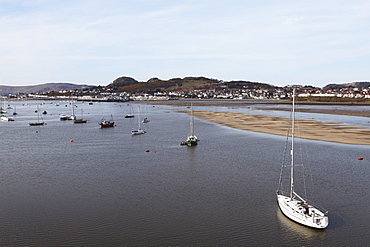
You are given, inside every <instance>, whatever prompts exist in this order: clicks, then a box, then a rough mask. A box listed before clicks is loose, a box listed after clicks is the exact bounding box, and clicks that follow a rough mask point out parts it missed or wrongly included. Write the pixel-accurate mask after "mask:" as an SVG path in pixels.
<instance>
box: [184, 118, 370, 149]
mask: <svg viewBox="0 0 370 247" xmlns="http://www.w3.org/2000/svg"><path fill="white" fill-rule="evenodd" d="M188 113H190V111H188ZM193 115H194V116H196V117H198V118H201V119H203V120H206V121H210V122H214V123H217V124H222V125H225V126H229V127H232V128H236V129H242V130H248V131H254V132H261V133H266V134H273V135H282V136H286V134H287V131H288V125H289V122H290V121H289V119H286V118H280V117H269V116H264V115H256V114H242V113H232V112H212V111H193ZM296 123H297V126H298V127H299V129H296V133H297V135H298V134H299V137H300V138H304V139H311V140H321V141H328V142H337V143H345V144H356V145H370V138H369V136H370V130H369V129H363V128H359V127H345V126H341V123H337V122H331V123H328V122H325V123H323V122H319V121H313V120H296Z"/></svg>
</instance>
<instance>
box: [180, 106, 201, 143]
mask: <svg viewBox="0 0 370 247" xmlns="http://www.w3.org/2000/svg"><path fill="white" fill-rule="evenodd" d="M198 141H199V140H198V137H197V136H196V135H195V133H194V116H193V104H191V113H190V134H189V136H188V139H186V141H183V142H181V143H180V144H181V145H187V146H196V145H198Z"/></svg>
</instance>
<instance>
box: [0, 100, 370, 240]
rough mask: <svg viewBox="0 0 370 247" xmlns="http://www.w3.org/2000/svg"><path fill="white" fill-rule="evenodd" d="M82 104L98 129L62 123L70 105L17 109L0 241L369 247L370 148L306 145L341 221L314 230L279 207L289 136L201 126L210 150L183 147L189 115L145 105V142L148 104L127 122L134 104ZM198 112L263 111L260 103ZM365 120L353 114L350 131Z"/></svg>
mask: <svg viewBox="0 0 370 247" xmlns="http://www.w3.org/2000/svg"><path fill="white" fill-rule="evenodd" d="M55 103H58V104H59V106H57V105H55ZM75 104H76V106H77V107H76V110H75V114H76V115H78V116H80V112H81V109H83V114H84V118H86V119H88V120H89V122H88V123H86V124H73V123H72V122H71V121H61V120H59V114H62V113H63V114H71V106H70V104H69V103H68V102H41V101H25V102H14V103H13V102H11V103H10V105H11V106H12V107H14V106H16V111H17V112H18V115H17V116H15V117H14V118H15V121H14V122H0V137H1V139H0V140H1V148H0V171H1V172H0V245H2V246H25V245H27V246H41V245H42V246H55V245H58V246H61V245H64V246H66V245H67V246H107V245H109V246H124V245H126V246H251V245H253V246H277V245H279V246H339V245H340V246H366V245H369V243H370V237H369V234H368V232H369V229H370V226H369V222H370V214H369V212H368V206H369V205H370V196H369V188H370V179H369V175H370V152H369V148H370V147H369V146H361V145H346V144H336V143H329V142H321V141H304V145H306V146H307V150H308V152H309V153H308V156H309V157H310V158H311V171H312V174H313V177H312V180H313V181H312V182H313V183H314V184H315V186H314V188H315V193H314V194H312V197H314V201H315V202H317V203H319V205H320V206H322V207H324V208H325V209H327V210H329V217H330V223H329V226H328V228H327V229H325V230H315V229H310V228H307V227H304V226H301V225H298V224H296V223H294V222H292V221H290V220H289V219H287V218H286V217H285V216H283V215H282V214H281V212H280V211H279V210H278V206H277V203H276V196H275V191H276V189H277V186H278V179H279V174H280V167H281V160H282V157H283V152H284V147H285V139H286V138H285V137H282V136H275V135H268V134H261V133H254V132H249V131H242V130H237V129H232V128H229V127H225V126H221V125H218V124H214V123H210V122H206V121H203V120H200V119H195V131H196V135H197V136H198V138H199V139H200V142H199V144H198V145H197V146H195V147H187V146H181V145H179V144H180V142H181V141H183V140H185V139H186V137H187V135H188V132H189V122H190V120H189V115H187V114H186V113H183V112H181V111H179V110H185V107H179V106H178V107H173V106H157V105H155V106H154V105H150V104H147V105H143V104H140V109H141V110H140V116H141V118H144V117H147V118H148V119H150V122H149V123H145V124H144V123H141V127H142V128H143V129H145V130H146V132H147V133H146V134H143V135H138V136H132V135H131V128H133V127H137V126H138V119H137V117H138V115H137V113H138V104H131V105H132V108H133V109H134V111H135V115H136V117H135V118H132V119H126V118H124V115H125V114H127V113H128V112H129V111H130V106H129V105H128V104H127V103H94V104H93V105H89V104H88V103H81V102H77V103H75ZM37 105H39V107H40V111H44V110H45V111H47V113H48V114H46V115H42V117H43V120H44V121H45V122H46V123H47V125H45V126H39V127H35V126H29V125H28V123H29V122H33V121H36V120H37V114H36V113H35V112H34V111H35V110H36V109H37ZM194 109H199V110H222V111H227V110H230V111H242V112H246V111H249V112H251V113H255V112H254V110H253V109H252V108H251V107H248V108H245V107H240V108H238V107H236V108H235V107H233V108H227V107H221V108H217V107H216V106H212V107H194ZM8 112H9V113H10V114H11V113H12V112H13V110H12V109H9V110H8ZM261 113H262V114H264V112H263V111H262V112H261ZM266 114H270V113H266ZM274 114H278V115H284V114H287V113H286V112H285V113H283V112H275V113H274ZM111 115H112V116H113V118H114V120H115V124H116V126H115V127H114V128H107V129H100V128H99V125H98V122H99V121H100V120H101V118H102V117H105V118H106V119H109V118H110V116H111ZM305 116H306V115H305ZM307 117H308V118H310V117H311V118H312V115H307ZM318 117H323V118H324V119H326V118H327V119H329V120H330V121H333V122H334V121H338V122H340V120H341V119H343V116H336V115H325V114H321V115H320V116H318V115H317V114H316V115H315V118H318ZM346 119H347V118H346ZM366 121H368V120H367V119H364V118H357V117H352V118H351V119H348V122H347V124H349V125H351V124H353V125H356V124H359V125H364V122H366ZM360 156H361V157H363V158H364V160H362V161H359V160H358V159H357V157H360ZM312 197H311V199H312Z"/></svg>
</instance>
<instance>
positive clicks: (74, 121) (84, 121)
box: [73, 109, 87, 123]
mask: <svg viewBox="0 0 370 247" xmlns="http://www.w3.org/2000/svg"><path fill="white" fill-rule="evenodd" d="M73 123H87V120H85V119H84V114H83V110H82V109H81V118H80V119H75V120H73Z"/></svg>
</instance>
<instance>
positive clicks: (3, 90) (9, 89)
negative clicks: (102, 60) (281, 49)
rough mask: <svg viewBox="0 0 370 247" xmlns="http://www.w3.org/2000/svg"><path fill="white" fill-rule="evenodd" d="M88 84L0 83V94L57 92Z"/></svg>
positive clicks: (84, 86) (85, 86) (79, 87)
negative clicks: (33, 84)
mask: <svg viewBox="0 0 370 247" xmlns="http://www.w3.org/2000/svg"><path fill="white" fill-rule="evenodd" d="M90 87H92V86H88V85H77V84H72V83H45V84H39V85H35V86H2V85H0V95H9V94H18V93H26V94H30V93H41V92H51V91H54V92H59V91H62V90H75V89H84V88H90Z"/></svg>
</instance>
